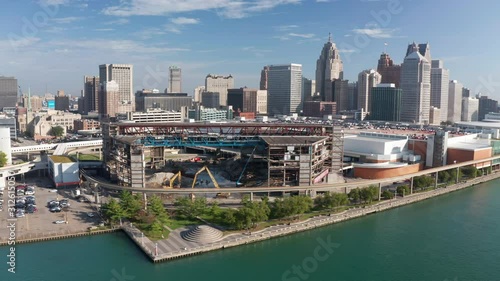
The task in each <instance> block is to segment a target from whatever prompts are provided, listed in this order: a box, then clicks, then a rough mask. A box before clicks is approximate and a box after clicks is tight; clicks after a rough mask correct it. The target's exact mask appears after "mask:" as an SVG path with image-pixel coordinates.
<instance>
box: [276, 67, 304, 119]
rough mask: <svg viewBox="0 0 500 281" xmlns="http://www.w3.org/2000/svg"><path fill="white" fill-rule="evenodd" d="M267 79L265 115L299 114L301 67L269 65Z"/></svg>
mask: <svg viewBox="0 0 500 281" xmlns="http://www.w3.org/2000/svg"><path fill="white" fill-rule="evenodd" d="M268 79H269V80H268V90H267V113H268V114H270V115H290V114H292V113H299V112H300V106H301V102H302V65H301V64H294V63H292V64H282V65H270V66H269V72H268Z"/></svg>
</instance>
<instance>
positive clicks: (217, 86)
mask: <svg viewBox="0 0 500 281" xmlns="http://www.w3.org/2000/svg"><path fill="white" fill-rule="evenodd" d="M232 88H234V78H233V76H231V75H229V76H222V75H213V74H208V75H207V77H206V78H205V91H207V92H216V93H219V104H220V105H221V106H226V105H227V89H232Z"/></svg>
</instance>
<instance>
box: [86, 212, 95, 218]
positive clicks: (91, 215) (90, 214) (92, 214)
mask: <svg viewBox="0 0 500 281" xmlns="http://www.w3.org/2000/svg"><path fill="white" fill-rule="evenodd" d="M87 216H88V217H89V218H93V217H95V214H94V213H87Z"/></svg>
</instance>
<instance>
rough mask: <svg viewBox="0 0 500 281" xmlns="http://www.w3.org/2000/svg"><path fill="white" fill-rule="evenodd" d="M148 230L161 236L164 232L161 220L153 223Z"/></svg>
mask: <svg viewBox="0 0 500 281" xmlns="http://www.w3.org/2000/svg"><path fill="white" fill-rule="evenodd" d="M148 229H149V230H150V231H151V232H153V233H154V234H155V235H159V234H161V233H162V232H163V223H162V222H161V221H160V220H154V221H153V223H151V224H150V225H149V226H148Z"/></svg>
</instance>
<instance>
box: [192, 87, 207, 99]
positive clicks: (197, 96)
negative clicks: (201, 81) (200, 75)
mask: <svg viewBox="0 0 500 281" xmlns="http://www.w3.org/2000/svg"><path fill="white" fill-rule="evenodd" d="M204 91H205V86H198V87H196V88H194V95H193V99H194V101H195V102H201V93H202V92H204Z"/></svg>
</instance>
